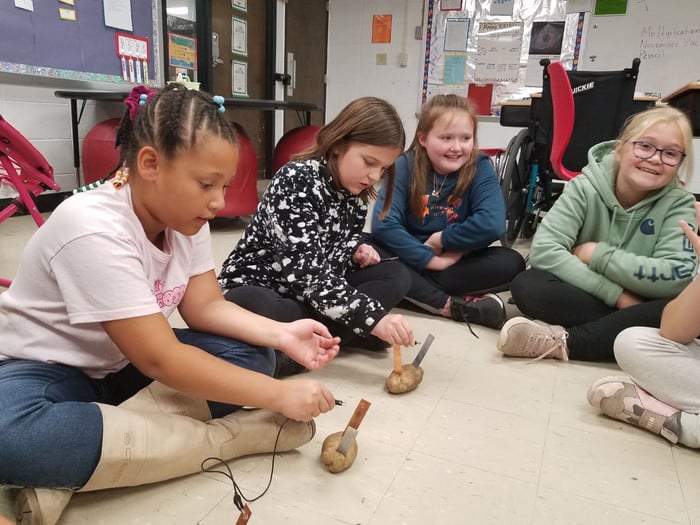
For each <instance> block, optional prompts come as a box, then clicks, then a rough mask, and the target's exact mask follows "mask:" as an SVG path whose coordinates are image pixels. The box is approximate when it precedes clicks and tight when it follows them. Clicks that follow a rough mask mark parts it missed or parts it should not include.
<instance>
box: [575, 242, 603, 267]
mask: <svg viewBox="0 0 700 525" xmlns="http://www.w3.org/2000/svg"><path fill="white" fill-rule="evenodd" d="M596 246H598V243H597V242H593V241H589V242H584V243H583V244H579V245H578V246H574V249H573V250H571V253H573V254H574V255H575V256H576V257H578V259H579V260H580V261H581V262H582V263H584V264H590V263H591V259H592V258H593V251H594V250H595V247H596Z"/></svg>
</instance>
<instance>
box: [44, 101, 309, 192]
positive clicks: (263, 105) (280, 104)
mask: <svg viewBox="0 0 700 525" xmlns="http://www.w3.org/2000/svg"><path fill="white" fill-rule="evenodd" d="M129 93H131V90H129V91H94V90H75V91H64V90H60V91H55V92H54V95H55V96H57V97H59V98H67V99H69V100H70V121H71V137H72V140H73V166H74V167H75V183H76V187H79V186H81V179H80V139H79V135H78V124H80V120H81V118H82V116H83V111H84V110H85V103H86V102H87V101H88V100H96V101H98V102H99V101H101V102H123V101H124V99H125V98H126V97H128V96H129ZM78 101H81V105H80V111H78ZM224 106H225V107H227V108H229V107H230V108H237V109H250V110H259V111H274V110H291V111H296V112H297V113H298V114H300V115H301V116H303V118H301V119H300V120H301V121H302V122H303V124H304V125H309V124H310V123H311V112H312V111H323V108H322V107H320V106H317V105H316V104H312V103H309V102H290V101H286V100H263V99H254V98H235V97H234V98H226V99H224ZM269 135H270V136H269V137H265V139H266V151H265V168H266V171H265V172H266V173H270V170H271V167H272V151H273V149H274V145H275V144H274V141H275V138H274V136H272V134H269Z"/></svg>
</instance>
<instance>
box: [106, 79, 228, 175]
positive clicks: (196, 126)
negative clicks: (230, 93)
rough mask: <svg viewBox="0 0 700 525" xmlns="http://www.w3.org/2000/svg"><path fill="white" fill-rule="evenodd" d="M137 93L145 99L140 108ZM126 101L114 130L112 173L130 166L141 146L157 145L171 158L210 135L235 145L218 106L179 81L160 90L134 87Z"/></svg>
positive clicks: (208, 96) (155, 146)
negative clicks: (116, 158)
mask: <svg viewBox="0 0 700 525" xmlns="http://www.w3.org/2000/svg"><path fill="white" fill-rule="evenodd" d="M139 93H140V94H141V99H143V98H145V99H146V100H145V104H143V105H141V106H140V107H138V104H139V103H138V99H139ZM144 95H146V96H145V97H144ZM135 101H136V102H135ZM125 103H126V104H127V107H128V109H127V111H126V112H125V114H124V116H123V117H122V120H121V123H120V125H119V129H118V131H117V143H118V144H119V145H121V151H120V155H119V165H118V166H117V167H116V168H115V169H114V170H113V172H112V173H114V172H116V171H117V169H119V168H120V167H121V166H127V167H133V166H134V164H135V162H136V156H137V154H138V152H139V150H140V149H141V148H143V147H144V146H152V147H154V148H156V149H157V150H158V151H160V152H161V153H162V154H163V155H164V157H165V158H166V160H168V161H170V160H172V159H174V158H175V156H176V155H177V154H178V153H180V152H182V151H186V150H189V149H191V148H194V147H197V146H198V145H200V144H202V143H203V142H204V141H206V140H207V139H209V138H210V137H212V136H216V137H220V138H222V139H224V140H227V141H228V142H230V143H231V144H238V139H237V137H236V132H235V128H234V126H233V125H232V124H231V123H230V122H228V121H226V120H225V119H224V117H223V113H221V112H220V109H219V108H220V105H218V104H217V103H215V102H214V100H213V97H212V96H211V95H210V94H208V93H206V92H203V91H196V90H190V89H186V88H185V87H184V86H181V85H178V84H168V85H167V87H165V88H164V89H163V90H162V91H160V92H158V91H151V90H149V89H148V88H144V87H143V86H137V88H134V90H133V91H132V94H131V95H130V96H129V97H127V100H125ZM135 106H136V107H135Z"/></svg>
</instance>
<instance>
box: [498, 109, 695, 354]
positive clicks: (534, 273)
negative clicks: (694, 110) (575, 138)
mask: <svg viewBox="0 0 700 525" xmlns="http://www.w3.org/2000/svg"><path fill="white" fill-rule="evenodd" d="M691 155H692V131H691V127H690V123H689V122H688V119H687V117H686V116H685V115H684V114H683V113H682V112H680V111H678V110H676V109H674V108H671V107H661V108H654V109H650V110H647V111H644V112H642V113H638V114H636V115H634V116H632V117H631V118H630V119H629V120H628V121H627V122H626V124H625V126H624V128H623V130H622V132H621V134H620V136H619V137H618V140H614V141H609V142H603V143H601V144H598V145H596V146H593V147H592V148H591V149H590V150H589V152H588V164H587V165H586V166H585V167H584V168H583V172H582V173H581V174H580V175H578V176H577V177H575V178H574V179H572V180H571V181H569V182H568V183H567V185H566V187H565V190H564V192H563V193H562V195H561V196H560V197H559V199H558V200H557V201H556V203H555V204H554V206H553V207H552V208H551V210H550V211H549V212H548V213H547V215H546V216H545V218H544V220H543V221H542V224H541V225H540V226H539V227H538V228H537V232H536V234H535V237H534V238H533V241H532V246H531V250H530V263H531V266H532V268H531V269H529V270H527V271H525V272H523V273H521V274H520V275H518V276H516V278H515V280H514V281H513V283H512V285H511V293H512V296H513V299H514V301H515V303H516V305H517V306H518V308H519V309H520V311H521V312H522V313H524V314H525V315H526V316H528V317H530V318H534V319H538V320H540V321H544V322H545V323H547V324H542V323H535V322H533V321H532V320H530V319H527V318H525V317H516V318H513V319H511V320H509V321H508V322H507V323H506V324H505V325H504V326H503V328H502V330H501V333H500V336H499V339H498V349H499V350H500V351H501V352H503V353H504V354H506V355H509V356H515V357H536V358H542V357H550V358H556V359H561V360H564V361H567V360H569V359H579V360H589V361H599V360H611V359H613V358H614V356H613V342H614V340H615V337H616V336H617V335H618V334H619V333H620V332H621V331H622V330H624V329H625V328H628V327H630V326H652V327H657V328H658V326H659V323H660V319H661V311H662V310H663V307H664V306H665V305H666V303H667V302H668V300H670V299H671V298H673V297H675V296H676V295H677V294H678V293H680V291H681V290H682V289H683V288H684V287H685V286H686V285H687V284H688V283H689V282H690V281H691V279H692V278H693V276H694V275H695V272H696V264H697V260H696V256H695V254H694V252H693V248H692V246H691V245H690V243H689V242H688V240H687V239H686V237H685V236H684V235H683V231H682V230H681V229H680V228H679V226H678V223H679V220H683V221H686V222H687V223H691V224H694V222H695V211H694V206H693V205H694V202H695V198H694V196H693V195H692V194H691V193H690V192H688V191H687V190H686V189H685V188H684V187H683V186H684V183H683V182H681V175H682V174H686V175H687V176H689V175H690V174H691V173H692V158H691Z"/></svg>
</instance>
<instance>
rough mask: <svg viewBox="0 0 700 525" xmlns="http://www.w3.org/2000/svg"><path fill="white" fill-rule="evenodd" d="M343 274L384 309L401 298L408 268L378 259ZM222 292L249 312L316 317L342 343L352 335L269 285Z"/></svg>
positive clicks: (283, 318) (273, 316)
mask: <svg viewBox="0 0 700 525" xmlns="http://www.w3.org/2000/svg"><path fill="white" fill-rule="evenodd" d="M345 278H346V279H347V281H348V283H349V284H350V285H352V286H354V287H355V288H356V289H357V291H359V292H362V293H364V294H365V295H367V296H368V297H371V298H372V299H375V300H377V301H379V302H380V303H381V305H382V307H383V308H384V310H386V311H387V312H388V311H389V310H391V309H392V308H393V307H394V306H396V305H397V304H399V302H401V300H402V299H403V298H404V296H405V295H406V292H407V291H408V287H409V285H410V276H409V274H408V270H407V269H406V267H405V266H404V265H403V264H401V263H400V262H398V261H386V262H380V263H379V264H375V265H372V266H368V267H367V268H361V269H358V270H353V271H350V272H348V273H346V274H345ZM224 296H225V297H226V299H227V300H229V301H231V302H234V303H236V304H238V305H239V306H242V307H243V308H245V309H247V310H250V311H251V312H255V313H257V314H260V315H263V316H265V317H268V318H270V319H274V320H275V321H283V322H290V321H296V320H298V319H304V318H311V319H316V320H318V321H320V322H322V323H323V324H325V325H326V326H327V327H328V329H329V330H330V332H331V334H333V335H334V336H340V338H341V339H342V340H343V342H344V343H347V342H348V341H350V340H351V339H353V338H354V337H356V335H355V334H354V333H353V332H352V331H351V330H350V329H349V328H348V327H347V326H345V325H342V324H340V323H337V322H335V321H332V320H331V319H329V318H328V317H325V316H323V315H321V314H319V313H318V312H316V311H315V310H313V309H312V308H311V307H310V306H309V305H307V304H304V303H301V302H299V301H297V300H296V299H292V298H290V297H285V296H282V295H280V294H278V293H277V292H276V291H274V290H271V289H269V288H264V287H261V286H239V287H237V288H231V289H230V290H228V291H226V293H225V295H224Z"/></svg>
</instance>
